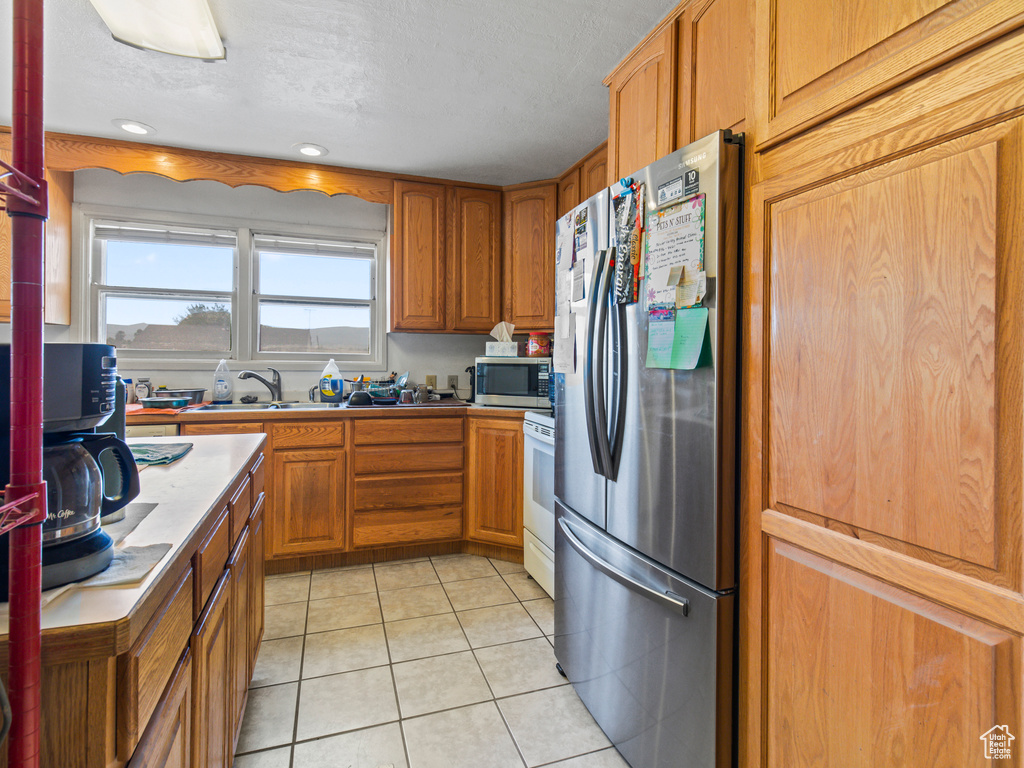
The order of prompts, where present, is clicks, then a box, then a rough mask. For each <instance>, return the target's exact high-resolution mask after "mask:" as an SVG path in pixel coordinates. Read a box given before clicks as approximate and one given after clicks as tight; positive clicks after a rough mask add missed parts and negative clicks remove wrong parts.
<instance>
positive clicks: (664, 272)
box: [644, 194, 705, 310]
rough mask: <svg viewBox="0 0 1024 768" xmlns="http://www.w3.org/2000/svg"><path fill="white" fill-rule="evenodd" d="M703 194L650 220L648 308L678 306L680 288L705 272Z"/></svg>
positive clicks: (646, 261) (647, 279)
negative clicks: (677, 296)
mask: <svg viewBox="0 0 1024 768" xmlns="http://www.w3.org/2000/svg"><path fill="white" fill-rule="evenodd" d="M704 202H705V197H704V195H703V194H701V195H696V196H694V197H692V198H690V199H689V200H684V201H683V202H682V203H680V204H679V205H673V206H671V207H669V208H666V209H664V210H662V211H657V212H655V213H652V214H650V215H649V216H648V217H647V233H646V237H647V252H646V254H645V268H644V280H645V283H646V285H645V291H644V293H645V296H646V300H647V309H648V310H650V309H657V308H667V307H673V308H674V307H676V306H677V302H676V289H677V287H678V286H680V285H683V284H684V283H691V282H694V281H697V280H698V279H699V275H700V273H701V272H703V271H704Z"/></svg>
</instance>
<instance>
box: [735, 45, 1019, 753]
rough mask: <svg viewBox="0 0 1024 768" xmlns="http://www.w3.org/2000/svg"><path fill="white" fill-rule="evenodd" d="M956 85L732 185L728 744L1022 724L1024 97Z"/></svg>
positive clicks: (904, 739) (845, 742)
mask: <svg viewBox="0 0 1024 768" xmlns="http://www.w3.org/2000/svg"><path fill="white" fill-rule="evenodd" d="M1022 37H1024V36H1022ZM1017 61H1020V59H1017ZM973 64H974V63H973V62H972V66H970V67H969V68H968V67H965V71H963V72H960V73H959V78H960V79H962V80H964V81H965V82H966V81H969V80H970V77H969V76H971V75H973V74H974V73H975V72H976V67H975V66H974V65H973ZM1000 66H1005V65H1004V64H1000ZM945 74H946V73H941V76H944V75H945ZM950 74H953V75H954V76H955V74H956V73H950ZM1020 82H1021V80H1020V77H1019V75H1018V76H1017V78H1016V83H1017V84H1018V85H1019V83H1020ZM940 83H941V80H940ZM946 90H947V89H946V87H945V86H944V84H943V85H942V86H941V87H937V88H936V89H935V90H934V91H933V92H932V93H931V94H929V97H930V98H932V99H937V98H940V97H943V96H944V95H945V92H946ZM1015 93H1016V98H1017V99H1018V100H1017V101H1016V102H1014V103H1016V104H1018V105H1019V104H1021V103H1022V102H1021V101H1020V98H1021V97H1020V90H1019V88H1017V89H1016V90H1015ZM926 103H927V102H926ZM971 103H972V106H973V107H974V108H975V109H976V110H978V111H977V112H972V111H968V110H967V109H961V110H956V109H950V110H949V111H948V112H946V114H945V117H944V120H945V121H946V122H945V124H944V125H942V126H941V127H939V126H933V125H926V126H924V128H923V130H925V131H930V130H935V131H942V133H940V134H939V135H938V136H937V137H935V138H931V137H929V136H927V135H923V136H922V127H921V126H918V125H916V122H917V121H916V120H913V119H911V125H910V126H909V127H908V128H907V129H906V130H899V131H894V132H892V133H890V134H889V135H887V136H886V137H885V139H886V141H885V143H884V146H885V147H886V148H887V149H888V151H889V152H890V153H891V154H887V155H883V156H878V155H877V154H874V155H873V154H871V153H870V151H869V150H870V149H871V148H872V147H877V146H879V145H878V144H874V143H867V144H866V145H865V144H857V145H853V146H847V147H844V148H843V150H842V151H841V152H835V153H833V155H834V157H826V158H824V159H822V160H821V161H819V162H817V163H813V164H810V165H803V166H799V167H797V168H794V169H792V170H790V171H789V172H788V173H783V174H781V175H780V176H778V177H774V178H773V179H771V180H769V181H767V182H765V183H763V184H761V185H758V186H757V187H755V188H754V191H753V200H752V204H751V211H752V214H753V216H754V222H753V224H752V229H753V230H754V231H756V232H758V236H757V237H756V238H754V242H753V243H752V247H751V248H752V254H751V255H752V258H751V260H750V265H751V266H750V269H751V274H749V275H748V279H747V281H746V284H747V285H748V286H749V292H748V293H747V296H746V300H747V301H748V302H750V304H749V306H750V307H751V308H753V307H763V308H764V310H763V315H762V313H761V311H760V310H758V311H753V310H752V311H751V313H750V314H751V317H752V321H753V322H754V323H755V325H754V327H753V328H752V329H751V333H749V334H748V335H747V340H746V343H747V344H748V345H749V347H748V352H747V353H746V354H745V355H744V362H745V370H746V371H747V373H746V374H745V375H744V380H745V384H746V386H747V387H748V393H747V398H746V402H745V407H744V414H745V424H746V427H745V429H746V432H747V434H746V439H747V444H746V445H745V446H744V454H745V455H746V456H748V457H749V458H748V460H747V462H745V468H744V471H745V476H744V482H743V483H742V487H743V488H744V489H745V494H746V499H747V501H746V504H745V510H744V514H745V521H746V522H745V526H746V528H745V532H746V536H745V537H743V538H741V543H743V542H744V540H745V542H746V551H745V552H744V553H743V556H742V557H741V560H742V561H743V563H744V566H745V571H744V572H743V575H741V586H743V585H745V594H746V595H747V596H748V600H747V603H746V606H745V609H746V611H747V614H746V623H745V626H744V627H743V628H741V632H740V637H741V643H743V644H744V645H745V646H747V648H748V651H747V653H745V654H744V666H745V668H746V669H747V670H748V672H747V674H748V676H749V679H750V680H751V681H752V685H753V686H756V687H757V688H758V689H757V690H756V691H755V692H752V694H751V695H750V696H749V697H746V699H745V700H744V701H743V702H742V705H741V706H743V707H744V708H745V709H746V710H747V711H746V713H745V715H743V717H744V718H745V720H746V721H747V722H748V723H749V724H750V727H749V728H748V729H746V733H744V735H743V736H742V737H741V739H749V741H747V742H746V745H745V747H741V749H746V751H747V753H748V755H751V756H752V757H751V759H750V760H748V761H747V764H749V765H756V764H758V763H759V764H762V765H769V766H783V765H785V766H792V767H793V768H804V767H809V766H819V765H843V766H850V768H869V767H873V766H882V765H885V766H911V765H914V766H917V765H921V766H926V765H927V766H932V765H936V766H937V765H949V766H967V765H972V766H973V765H984V764H986V762H985V760H984V753H983V744H982V742H981V741H980V739H981V737H982V736H983V734H986V733H988V732H989V731H990V730H991V729H993V728H995V727H998V726H1003V727H1007V726H1008V728H1009V730H1010V732H1011V733H1012V734H1014V735H1016V736H1017V737H1018V738H1019V731H1020V730H1021V728H1022V726H1024V712H1022V692H1021V687H1020V686H1021V680H1022V678H1021V674H1022V670H1021V662H1022V643H1021V637H1022V634H1024V614H1022V613H1021V606H1022V601H1021V590H1022V588H1024V567H1022V558H1021V540H1022V537H1021V531H1022V528H1024V516H1022V508H1021V503H1020V499H1021V492H1022V487H1024V442H1022V433H1021V426H1020V425H1021V424H1022V423H1024V403H1022V400H1021V396H1020V393H1021V390H1022V384H1024V363H1022V357H1021V354H1020V350H1021V343H1022V338H1021V333H1022V328H1024V304H1022V302H1021V301H1020V292H1021V288H1022V286H1024V260H1022V259H1021V258H1020V254H1021V253H1022V252H1024V230H1022V228H1021V226H1020V223H1021V219H1020V215H1019V211H1020V209H1021V206H1022V201H1024V198H1022V194H1024V193H1022V190H1024V160H1022V158H1024V118H1020V117H1017V118H1015V119H1009V120H1003V121H1002V122H996V123H995V124H992V122H991V119H984V118H985V115H984V112H982V110H984V109H989V110H992V111H993V112H994V113H995V115H996V118H995V119H998V115H1000V114H1006V112H1005V110H1006V109H1007V102H1006V101H1004V100H1002V99H994V98H993V99H990V100H986V99H982V98H979V97H978V96H976V95H974V94H972V96H971ZM914 109H916V105H915V107H914V108H913V109H911V110H910V111H909V113H908V114H907V115H906V116H905V117H906V118H913V117H914V116H915V115H916V112H915V111H914ZM1017 111H1018V112H1019V109H1018V110H1017ZM938 112H939V110H936V113H938ZM966 114H970V115H971V116H972V117H974V118H976V119H978V120H979V123H978V124H977V125H976V126H971V125H964V124H963V123H962V122H959V121H960V120H962V116H963V115H966ZM1011 114H1012V113H1011ZM859 119H860V120H861V121H863V120H865V118H863V117H860V118H859ZM876 125H877V123H876ZM813 138H814V137H813V136H808V137H807V138H806V139H805V138H802V137H801V138H798V139H795V140H794V141H796V142H799V143H801V144H803V143H810V142H811V141H812V140H813ZM836 158H843V160H837V159H836ZM762 328H763V329H764V331H763V332H762V331H761V329H762ZM762 440H763V441H764V442H762ZM954 690H955V691H956V694H955V695H948V693H937V692H940V691H941V692H949V691H954ZM741 743H742V742H741ZM1008 762H1009V761H1008Z"/></svg>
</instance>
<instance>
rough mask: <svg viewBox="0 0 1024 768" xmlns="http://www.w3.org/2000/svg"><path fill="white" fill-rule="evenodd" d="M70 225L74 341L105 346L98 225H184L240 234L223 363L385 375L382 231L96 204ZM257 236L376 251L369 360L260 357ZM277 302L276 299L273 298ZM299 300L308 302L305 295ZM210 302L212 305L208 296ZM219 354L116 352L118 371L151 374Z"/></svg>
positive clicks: (82, 208)
mask: <svg viewBox="0 0 1024 768" xmlns="http://www.w3.org/2000/svg"><path fill="white" fill-rule="evenodd" d="M73 213H74V215H73V220H72V226H73V229H74V232H73V237H74V241H75V242H76V243H78V245H79V248H80V251H79V252H80V253H81V254H83V258H80V259H74V260H73V267H72V282H73V284H74V285H75V290H74V297H73V298H74V299H75V300H74V301H73V306H72V316H73V320H74V321H75V326H77V334H73V335H75V336H77V338H74V339H73V340H75V341H82V342H89V341H96V340H100V341H105V339H100V337H99V330H100V323H101V320H102V308H101V306H100V302H99V298H100V292H101V291H104V290H106V286H104V285H103V284H101V283H100V282H99V280H100V279H101V277H102V274H103V272H102V270H103V264H104V262H103V260H102V259H103V253H102V252H101V249H100V248H99V247H95V246H96V241H95V239H94V237H93V234H94V226H95V223H96V222H109V223H118V224H129V225H130V224H138V225H147V224H148V225H152V226H155V227H161V228H173V227H181V228H182V229H184V230H189V229H203V230H219V231H222V232H224V231H234V232H235V233H236V235H237V240H236V247H235V262H234V271H233V275H234V283H233V287H232V291H231V305H232V312H231V338H232V346H233V349H232V351H231V353H230V355H229V356H228V357H227V358H226V359H228V360H229V361H230V362H231V363H233V364H238V365H242V366H245V365H248V364H254V365H259V366H262V367H267V366H269V365H273V366H280V367H283V368H291V369H292V370H300V371H304V370H310V371H313V370H316V371H319V370H320V369H322V368H323V365H324V362H325V361H326V359H327V357H329V356H333V357H334V358H335V360H336V361H337V362H338V363H339V365H341V366H342V367H343V368H344V367H354V368H359V369H360V370H367V371H385V370H387V331H388V327H387V316H386V310H387V297H386V294H385V295H382V291H384V290H385V286H386V274H387V273H386V269H387V262H388V255H389V254H388V246H389V242H388V241H389V238H388V233H387V231H380V230H375V229H356V228H352V227H341V228H329V227H323V226H313V225H297V224H294V223H282V222H271V221H263V220H261V221H254V220H250V219H242V218H238V217H232V216H224V217H220V216H202V215H195V214H185V213H173V212H163V211H155V210H144V209H134V208H123V207H114V206H102V205H94V204H79V203H76V204H74V206H73ZM256 233H259V234H261V235H267V234H272V236H274V237H280V238H293V239H312V240H323V241H325V242H346V243H352V244H359V245H368V246H373V247H374V248H375V249H376V257H375V259H376V263H375V268H374V269H373V270H372V279H371V299H370V303H371V316H370V351H369V354H367V355H339V354H334V353H326V352H314V353H283V352H259V350H258V349H257V348H256V346H257V333H258V329H257V326H256V325H255V324H256V323H257V322H258V301H259V298H260V296H259V295H257V294H256V293H255V290H256V285H257V283H256V270H257V269H258V266H257V264H256V260H257V259H256V252H255V249H254V248H253V238H254V236H255V234H256ZM128 291H130V289H128V290H127V291H126V290H125V289H123V288H120V287H118V288H117V289H116V293H118V294H120V295H126V296H127V295H128ZM142 294H143V295H142V296H141V297H142V298H146V297H151V296H157V295H175V294H178V295H186V296H193V295H195V296H196V297H197V298H202V297H204V296H206V295H207V294H209V295H210V297H223V296H224V294H222V293H219V292H214V293H211V292H206V291H191V292H189V291H180V292H179V291H172V290H169V289H168V290H166V291H165V290H153V291H150V290H143V291H142ZM272 295H274V296H275V297H277V296H278V295H277V294H272ZM295 298H296V299H297V300H301V301H308V299H307V298H305V297H295ZM207 300H215V299H213V298H210V299H207ZM344 303H345V300H339V301H337V302H335V301H333V300H329V301H328V302H327V304H328V305H338V306H340V305H344ZM224 356H225V355H224V353H221V352H192V351H184V352H172V351H164V350H138V349H118V362H119V363H120V365H121V367H122V368H125V369H130V368H138V367H145V368H147V369H151V370H196V369H204V368H207V367H209V366H210V364H211V361H212V362H213V363H215V362H216V360H219V359H220V358H222V357H224Z"/></svg>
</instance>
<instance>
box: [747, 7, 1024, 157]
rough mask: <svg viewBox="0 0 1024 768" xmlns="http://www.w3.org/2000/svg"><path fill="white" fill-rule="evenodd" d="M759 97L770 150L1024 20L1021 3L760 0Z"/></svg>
mask: <svg viewBox="0 0 1024 768" xmlns="http://www.w3.org/2000/svg"><path fill="white" fill-rule="evenodd" d="M756 9H757V10H756V24H757V36H756V37H757V52H756V58H755V62H756V64H755V82H754V98H755V104H756V106H755V113H756V118H757V120H756V132H757V138H758V146H759V147H762V146H767V145H769V144H772V143H775V142H777V141H779V140H781V139H783V138H785V137H787V136H790V135H792V134H794V133H796V132H798V131H800V130H803V129H805V128H807V127H809V126H811V125H814V124H816V123H819V122H821V121H823V120H825V119H826V118H828V117H831V116H832V115H835V114H837V113H839V112H841V111H843V110H846V109H849V108H850V107H853V106H855V105H857V104H860V103H863V102H865V101H867V100H868V99H870V98H872V97H874V96H877V95H878V94H880V93H883V92H884V91H887V90H890V89H892V88H894V87H895V86H897V85H900V84H901V83H905V82H907V81H909V80H911V79H912V78H914V77H915V76H917V75H919V74H921V73H922V72H925V71H927V70H930V69H934V68H936V67H937V66H939V65H941V64H943V63H945V62H947V61H950V60H951V59H953V58H954V57H956V56H959V55H961V54H963V53H964V52H966V51H968V50H970V49H972V48H976V47H978V46H980V45H982V44H984V43H986V42H988V41H990V40H993V39H994V38H996V37H998V36H999V35H1002V34H1004V33H1005V32H1007V31H1008V30H1010V29H1012V28H1014V27H1015V26H1020V25H1021V23H1022V21H1024V9H1022V6H1021V3H1020V0H915V1H914V2H910V0H898V2H895V3H862V2H858V0H833V2H828V3H822V2H817V1H816V0H756Z"/></svg>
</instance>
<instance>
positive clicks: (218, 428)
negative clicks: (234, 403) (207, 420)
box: [181, 421, 263, 435]
mask: <svg viewBox="0 0 1024 768" xmlns="http://www.w3.org/2000/svg"><path fill="white" fill-rule="evenodd" d="M262 431H263V424H262V422H259V421H242V422H235V423H233V424H182V425H181V434H183V435H251V434H256V433H258V432H262Z"/></svg>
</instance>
